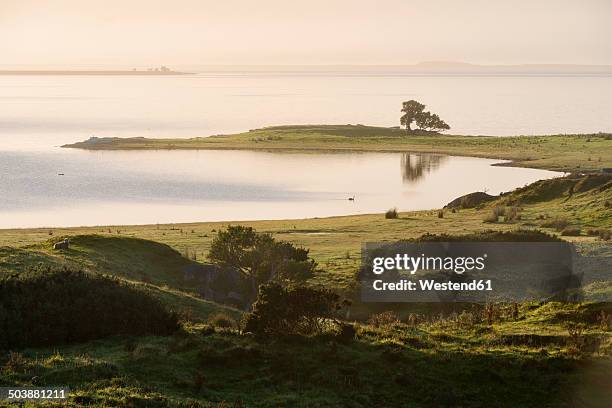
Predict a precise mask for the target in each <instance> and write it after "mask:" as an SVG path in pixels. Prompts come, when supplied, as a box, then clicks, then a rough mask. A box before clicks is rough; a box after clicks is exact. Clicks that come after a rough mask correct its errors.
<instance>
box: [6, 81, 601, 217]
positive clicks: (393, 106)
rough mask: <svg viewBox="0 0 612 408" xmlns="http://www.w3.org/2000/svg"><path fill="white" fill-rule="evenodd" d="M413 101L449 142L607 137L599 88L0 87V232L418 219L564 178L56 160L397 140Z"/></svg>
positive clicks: (312, 165) (259, 157)
mask: <svg viewBox="0 0 612 408" xmlns="http://www.w3.org/2000/svg"><path fill="white" fill-rule="evenodd" d="M408 99H417V100H419V101H421V102H423V103H425V104H427V105H428V107H429V108H430V109H431V110H432V111H434V112H436V113H438V114H439V115H440V116H441V117H442V118H443V119H445V120H446V121H447V122H448V123H449V124H450V125H451V126H452V133H458V134H486V135H516V134H550V133H573V132H598V131H612V115H609V108H610V107H611V106H612V78H609V77H402V76H385V75H378V74H375V73H374V74H368V75H355V74H351V75H345V74H342V73H327V74H319V75H308V74H283V75H280V74H279V75H275V74H261V73H259V74H255V73H253V74H230V73H206V74H196V75H186V76H176V77H174V76H172V77H170V76H168V77H144V76H142V77H137V76H134V77H119V76H117V77H114V76H113V77H110V76H109V77H104V76H93V77H88V76H55V77H53V76H0V228H1V227H29V226H60V225H62V226H69V225H104V224H127V223H129V224H141V223H164V222H183V221H184V222H187V221H205V220H240V219H270V218H303V217H315V216H327V215H342V214H356V213H372V212H381V211H385V210H387V209H389V208H390V207H398V208H399V209H401V210H416V209H428V208H437V207H440V206H442V205H444V204H446V203H447V202H448V201H450V200H452V199H453V198H455V197H457V196H459V195H461V194H465V193H468V192H472V191H479V190H480V191H482V190H487V191H489V192H491V193H499V192H501V191H508V190H510V189H512V188H516V187H519V186H522V185H524V184H527V183H530V182H533V181H535V180H538V179H542V178H549V177H554V176H557V175H559V174H558V173H553V172H546V171H540V170H533V169H519V168H509V167H498V166H491V164H493V163H495V162H496V161H495V160H487V159H475V158H458V157H446V156H437V155H405V154H381V153H353V154H278V153H277V154H273V153H264V152H236V151H228V152H207V151H148V152H86V151H77V150H68V149H60V148H58V147H57V146H59V145H61V144H63V143H68V142H74V141H78V140H82V139H85V138H88V137H90V136H98V137H103V136H121V137H128V136H146V137H189V136H206V135H211V134H222V133H232V132H240V131H244V130H248V129H252V128H257V127H261V126H268V125H281V124H308V123H310V124H315V123H328V124H345V123H352V124H357V123H362V124H369V125H381V126H394V125H397V124H398V118H399V109H400V106H401V102H402V101H404V100H408ZM60 173H61V174H63V175H61V176H60V175H59V174H60ZM352 196H355V201H349V200H347V198H348V197H352Z"/></svg>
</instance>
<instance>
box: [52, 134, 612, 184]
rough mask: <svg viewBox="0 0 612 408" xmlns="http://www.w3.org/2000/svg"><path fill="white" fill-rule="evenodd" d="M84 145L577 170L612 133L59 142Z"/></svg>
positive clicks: (611, 144) (599, 161)
mask: <svg viewBox="0 0 612 408" xmlns="http://www.w3.org/2000/svg"><path fill="white" fill-rule="evenodd" d="M63 147H66V148H79V149H88V150H146V149H152V150H155V149H247V150H269V151H283V150H304V151H325V150H328V151H329V150H331V151H377V152H415V153H419V152H421V153H440V154H449V155H457V156H476V157H487V158H495V159H504V160H510V161H512V163H511V165H512V166H521V167H533V168H539V169H547V170H556V171H566V172H580V171H590V172H591V171H601V169H603V168H611V167H612V134H606V133H597V134H584V135H550V136H511V137H490V136H461V135H445V134H418V133H413V134H407V133H406V131H405V130H402V129H399V128H385V127H375V126H362V125H304V126H274V127H265V128H262V129H255V130H251V131H248V132H244V133H238V134H233V135H217V136H210V137H197V138H190V139H149V138H140V137H136V138H90V139H89V140H86V141H83V142H78V143H73V144H68V145H64V146H63Z"/></svg>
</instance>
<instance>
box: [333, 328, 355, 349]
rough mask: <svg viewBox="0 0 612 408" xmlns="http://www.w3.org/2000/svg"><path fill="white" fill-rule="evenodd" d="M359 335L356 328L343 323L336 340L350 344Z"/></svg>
mask: <svg viewBox="0 0 612 408" xmlns="http://www.w3.org/2000/svg"><path fill="white" fill-rule="evenodd" d="M356 335H357V330H355V326H353V325H352V324H347V323H343V324H341V325H340V331H339V332H338V334H337V335H336V340H338V341H339V342H340V343H344V344H347V343H350V342H351V341H353V340H354V339H355V336H356Z"/></svg>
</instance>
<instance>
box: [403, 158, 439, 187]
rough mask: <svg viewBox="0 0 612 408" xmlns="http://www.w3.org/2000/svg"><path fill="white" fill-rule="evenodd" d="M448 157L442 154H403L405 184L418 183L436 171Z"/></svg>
mask: <svg viewBox="0 0 612 408" xmlns="http://www.w3.org/2000/svg"><path fill="white" fill-rule="evenodd" d="M446 159H447V156H444V155H440V154H423V153H420V154H411V153H404V154H402V180H403V181H404V183H411V182H414V181H418V180H420V179H421V178H423V177H425V175H426V174H427V173H429V172H430V171H432V170H436V169H437V168H438V167H440V165H441V164H442V163H444V161H445V160H446Z"/></svg>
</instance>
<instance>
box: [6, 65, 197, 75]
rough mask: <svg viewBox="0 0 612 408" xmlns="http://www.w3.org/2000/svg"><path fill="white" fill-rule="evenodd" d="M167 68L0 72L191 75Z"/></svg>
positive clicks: (29, 73) (17, 71) (18, 73)
mask: <svg viewBox="0 0 612 408" xmlns="http://www.w3.org/2000/svg"><path fill="white" fill-rule="evenodd" d="M189 74H192V72H180V71H173V70H171V69H170V68H168V67H166V66H163V65H162V66H161V67H155V68H147V69H142V70H139V69H136V68H134V69H132V70H0V75H189Z"/></svg>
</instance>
